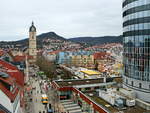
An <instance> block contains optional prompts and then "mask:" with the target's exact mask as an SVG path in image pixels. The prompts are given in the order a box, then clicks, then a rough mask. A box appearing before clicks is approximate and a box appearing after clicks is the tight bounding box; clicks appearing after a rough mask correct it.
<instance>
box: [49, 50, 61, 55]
mask: <svg viewBox="0 0 150 113" xmlns="http://www.w3.org/2000/svg"><path fill="white" fill-rule="evenodd" d="M59 52H60V50H56V51H52V52H49V54H57V53H59Z"/></svg>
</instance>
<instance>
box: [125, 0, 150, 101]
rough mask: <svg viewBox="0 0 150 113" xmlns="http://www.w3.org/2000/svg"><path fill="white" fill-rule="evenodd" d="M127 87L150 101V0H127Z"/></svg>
mask: <svg viewBox="0 0 150 113" xmlns="http://www.w3.org/2000/svg"><path fill="white" fill-rule="evenodd" d="M123 43H124V52H123V56H124V59H123V63H124V76H123V84H124V87H128V88H131V89H132V90H134V91H135V92H136V96H137V98H139V99H142V100H144V101H147V102H150V0H123Z"/></svg>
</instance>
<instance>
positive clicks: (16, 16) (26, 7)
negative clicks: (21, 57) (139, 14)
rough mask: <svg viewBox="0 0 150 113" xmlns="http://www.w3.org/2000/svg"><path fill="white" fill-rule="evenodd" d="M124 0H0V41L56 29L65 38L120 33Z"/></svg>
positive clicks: (22, 37)
mask: <svg viewBox="0 0 150 113" xmlns="http://www.w3.org/2000/svg"><path fill="white" fill-rule="evenodd" d="M121 2H122V0H0V40H18V39H24V38H27V37H28V31H29V27H30V25H31V22H32V20H33V21H34V23H35V26H36V28H37V34H41V33H45V32H50V31H54V32H56V33H57V34H58V35H61V36H63V37H65V38H73V37H79V36H106V35H121V33H122V28H121V26H122V18H121V11H122V9H121Z"/></svg>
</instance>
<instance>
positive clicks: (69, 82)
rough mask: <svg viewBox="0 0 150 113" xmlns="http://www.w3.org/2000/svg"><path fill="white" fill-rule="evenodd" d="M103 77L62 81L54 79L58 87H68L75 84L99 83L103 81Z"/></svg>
mask: <svg viewBox="0 0 150 113" xmlns="http://www.w3.org/2000/svg"><path fill="white" fill-rule="evenodd" d="M103 81H104V78H97V79H84V80H64V81H55V82H56V83H57V85H58V86H59V87H70V86H75V85H85V84H86V85H88V84H99V83H103Z"/></svg>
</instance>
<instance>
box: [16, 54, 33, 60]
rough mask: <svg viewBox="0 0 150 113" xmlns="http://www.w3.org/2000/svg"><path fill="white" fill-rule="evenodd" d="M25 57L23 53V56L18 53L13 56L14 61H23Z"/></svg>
mask: <svg viewBox="0 0 150 113" xmlns="http://www.w3.org/2000/svg"><path fill="white" fill-rule="evenodd" d="M32 58H33V57H32V56H29V55H28V56H27V59H32ZM25 59H26V56H25V55H24V56H19V55H17V56H14V61H15V62H21V61H25Z"/></svg>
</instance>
